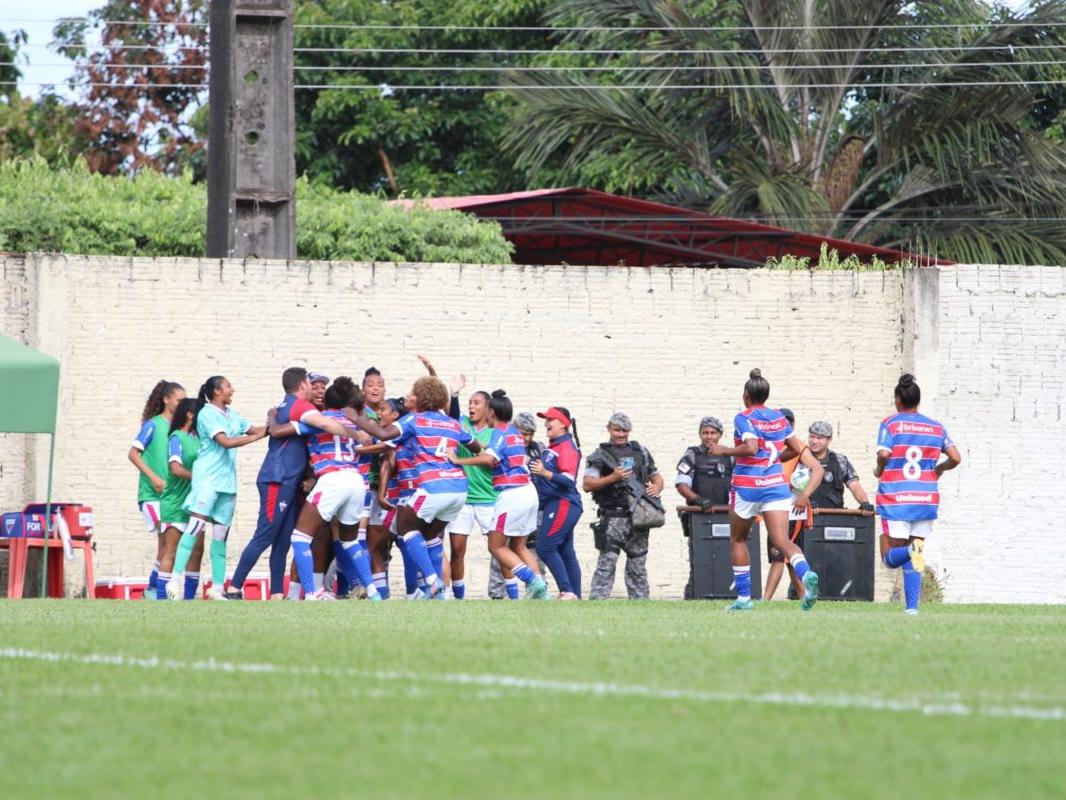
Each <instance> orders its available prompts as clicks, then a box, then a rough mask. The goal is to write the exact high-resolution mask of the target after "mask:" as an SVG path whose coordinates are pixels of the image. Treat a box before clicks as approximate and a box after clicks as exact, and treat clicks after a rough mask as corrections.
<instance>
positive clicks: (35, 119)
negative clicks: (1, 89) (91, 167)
mask: <svg viewBox="0 0 1066 800" xmlns="http://www.w3.org/2000/svg"><path fill="white" fill-rule="evenodd" d="M76 121H77V113H76V111H75V110H74V108H72V107H71V106H69V105H67V104H66V103H65V102H64V101H63V100H62V99H61V98H59V97H57V96H56V95H54V94H45V95H43V96H41V97H39V98H37V99H33V98H29V97H20V96H19V95H18V93H14V94H12V95H11V96H10V97H9V98H8V100H7V102H0V162H3V161H9V160H11V159H14V158H30V157H33V156H38V157H40V158H43V159H44V160H45V161H47V162H48V163H49V164H52V165H56V166H64V165H69V164H71V163H73V162H74V161H75V160H77V159H78V157H79V156H81V155H82V154H84V153H85V152H86V151H87V149H88V148H89V146H90V142H89V140H88V137H86V136H85V135H84V134H82V133H80V132H79V131H78V130H77V128H76V126H75V123H76Z"/></svg>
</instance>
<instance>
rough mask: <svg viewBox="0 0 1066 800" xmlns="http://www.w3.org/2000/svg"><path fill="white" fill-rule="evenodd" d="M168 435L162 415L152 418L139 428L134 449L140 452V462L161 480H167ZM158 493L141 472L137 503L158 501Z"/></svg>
mask: <svg viewBox="0 0 1066 800" xmlns="http://www.w3.org/2000/svg"><path fill="white" fill-rule="evenodd" d="M169 434H170V422H168V421H167V419H166V418H165V417H164V416H163V415H162V414H159V415H157V416H154V417H152V418H151V419H150V420H148V421H147V422H146V423H144V425H143V426H142V427H141V432H140V433H138V434H137V439H136V441H135V442H134V447H138V448H139V449H140V451H141V460H142V461H144V463H145V465H146V466H147V467H148V469H150V470H152V472H154V473H155V474H156V475H158V476H159V477H160V478H162V479H163V480H166V479H167V436H168V435H169ZM145 441H147V444H145ZM159 498H160V493H159V492H157V491H156V490H155V489H153V488H152V482H151V481H150V480H148V476H147V475H145V474H144V473H143V472H141V473H140V480H139V481H138V483H137V502H138V503H143V502H144V501H145V500H158V499H159Z"/></svg>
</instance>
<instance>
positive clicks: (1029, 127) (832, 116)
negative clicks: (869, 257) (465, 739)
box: [505, 0, 1066, 264]
mask: <svg viewBox="0 0 1066 800" xmlns="http://www.w3.org/2000/svg"><path fill="white" fill-rule="evenodd" d="M548 19H549V21H550V23H551V24H552V25H554V26H557V27H559V28H560V29H562V28H566V29H567V32H566V33H561V35H562V38H563V41H562V42H561V44H560V48H559V50H560V51H561V53H563V54H565V53H567V51H572V52H571V56H570V57H569V60H565V59H566V58H567V57H566V56H565V55H562V56H555V57H554V59H555V61H556V62H557V63H569V64H571V65H573V66H574V67H575V69H573V70H571V71H566V70H561V71H554V72H523V73H514V74H511V75H509V76H508V81H509V84H510V85H511V86H512V87H514V88H513V89H512V93H513V94H514V95H515V96H516V97H518V98H519V100H520V113H519V114H517V115H516V116H515V118H514V120H513V121H512V123H511V125H510V128H509V130H508V134H507V138H506V141H505V146H506V147H507V148H508V149H509V150H510V151H511V152H512V153H513V154H514V155H515V156H516V158H517V160H518V162H519V164H520V166H522V167H523V168H525V169H526V170H527V171H528V172H529V173H530V174H531V175H533V176H535V175H537V174H538V172H541V171H543V170H545V169H548V168H551V169H557V170H559V171H560V173H561V175H562V176H564V177H565V178H566V179H567V180H571V179H575V178H577V179H585V180H593V181H595V182H597V183H599V184H601V185H604V186H605V187H606V188H614V189H623V190H627V191H634V192H638V193H643V194H653V195H657V196H660V197H663V198H668V199H671V200H673V201H677V202H682V203H684V204H687V205H690V206H695V207H701V208H705V209H707V210H710V211H712V212H714V213H720V214H727V215H731V216H737V217H746V218H752V219H757V220H761V221H767V222H770V223H773V224H780V225H785V226H788V227H795V228H799V229H802V230H807V231H811V232H816V233H821V234H826V235H833V236H838V237H842V238H847V239H853V240H856V241H862V242H869V243H872V244H879V245H886V246H892V247H910V248H916V249H920V250H922V251H924V252H930V253H935V254H937V255H940V256H942V257H945V258H952V259H955V260H959V261H968V262H974V263H977V262H989V263H992V262H994V263H1059V264H1061V263H1066V148H1064V147H1063V146H1061V145H1059V144H1056V143H1054V142H1053V141H1051V139H1050V138H1048V137H1045V136H1043V135H1042V133H1041V131H1040V130H1038V129H1037V126H1036V125H1035V124H1034V121H1033V120H1034V115H1033V109H1034V107H1035V106H1036V104H1037V103H1038V102H1039V101H1040V100H1041V97H1042V96H1043V95H1044V94H1047V93H1048V92H1049V91H1050V90H1051V89H1053V88H1054V86H1053V84H1054V82H1056V81H1058V82H1061V81H1062V80H1063V78H1064V77H1066V71H1064V70H1063V68H1062V66H1061V64H1064V63H1066V57H1064V55H1066V0H1045V1H1043V2H1037V3H1036V4H1035V5H1033V6H1031V7H1030V8H1029V9H1028V10H1027V11H1026V12H1025V13H1024V14H1022V15H1012V14H1010V13H1009V12H1006V11H1004V10H1003V9H990V8H989V7H988V6H986V5H985V4H984V3H981V2H977V1H976V0H940V2H937V3H911V2H901V0H864V2H854V0H718V1H717V2H716V1H715V0H560V2H558V3H557V4H556V5H555V6H554V7H553V9H552V10H551V11H550V12H549V16H548ZM589 50H598V51H625V52H612V53H602V52H600V53H589V52H588V51H589ZM592 59H598V61H592ZM1034 62H1035V63H1034ZM1047 62H1052V63H1047ZM593 65H595V66H596V67H597V68H598V70H599V71H596V72H593V71H588V70H587V68H588V67H590V66H593ZM604 67H610V68H611V69H610V70H606V71H604V69H603V68H604ZM582 68H584V69H582ZM619 85H625V86H629V87H634V86H635V87H637V88H636V89H634V90H625V89H621V88H613V87H618V86H619ZM677 87H688V88H677ZM692 87H696V88H692Z"/></svg>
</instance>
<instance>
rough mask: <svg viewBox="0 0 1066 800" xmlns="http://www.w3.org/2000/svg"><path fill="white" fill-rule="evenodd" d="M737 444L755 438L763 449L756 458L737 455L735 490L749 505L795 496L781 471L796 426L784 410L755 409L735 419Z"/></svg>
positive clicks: (733, 483) (756, 407) (734, 477)
mask: <svg viewBox="0 0 1066 800" xmlns="http://www.w3.org/2000/svg"><path fill="white" fill-rule="evenodd" d="M733 426H734V431H733V442H734V444H735V445H736V446H737V447H740V445H741V444H743V443H744V440H745V439H755V440H756V441H758V443H759V449H758V450H757V451H756V452H755V455H753V456H737V458H736V463H735V464H734V465H733V482H732V488H733V491H735V492H736V493H737V496H738V497H739V498H740V499H741V500H744V501H746V502H748V503H768V502H771V501H774V500H787V499H788V498H790V497H791V496H792V490H791V489H789V487H788V483H787V482H786V481H785V476H784V474H782V471H781V452H782V451H783V450H784V449H785V440H786V439H788V437H790V436H791V435H792V426H791V425H789V424H788V420H787V419H785V417H784V415H783V414H782V413H781V412H780V411H776V410H774V409H772V408H767V407H766V406H752V407H751V408H748V409H745V410H744V411H741V412H740V413H739V414H737V415H736V417H734V419H733Z"/></svg>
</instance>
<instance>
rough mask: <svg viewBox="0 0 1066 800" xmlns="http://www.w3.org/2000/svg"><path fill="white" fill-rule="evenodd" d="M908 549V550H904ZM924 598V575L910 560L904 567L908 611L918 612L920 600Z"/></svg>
mask: <svg viewBox="0 0 1066 800" xmlns="http://www.w3.org/2000/svg"><path fill="white" fill-rule="evenodd" d="M904 549H906V548H904ZM921 596H922V573H920V572H919V571H918V570H916V569H915V568H914V567H912V566H911V562H910V561H909V560H908V561H907V563H906V564H904V565H903V597H904V599H905V600H906V602H907V608H908V609H914V610H915V611H917V610H918V599H919V598H920V597H921Z"/></svg>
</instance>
